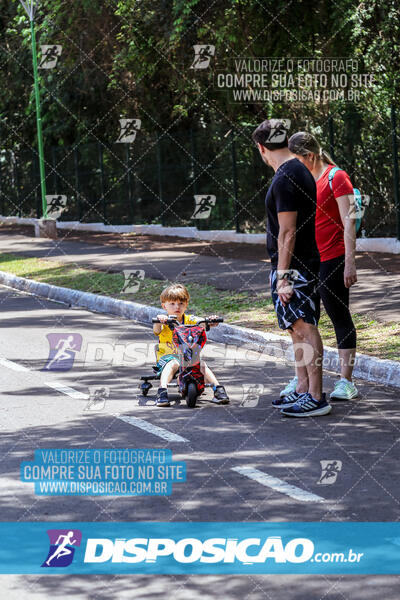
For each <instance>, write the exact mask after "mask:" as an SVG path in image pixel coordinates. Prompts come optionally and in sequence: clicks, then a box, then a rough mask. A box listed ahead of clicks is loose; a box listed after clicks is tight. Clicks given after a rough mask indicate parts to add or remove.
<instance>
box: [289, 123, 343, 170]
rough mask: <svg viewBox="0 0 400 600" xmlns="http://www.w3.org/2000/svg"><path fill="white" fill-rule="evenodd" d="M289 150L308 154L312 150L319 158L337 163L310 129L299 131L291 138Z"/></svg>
mask: <svg viewBox="0 0 400 600" xmlns="http://www.w3.org/2000/svg"><path fill="white" fill-rule="evenodd" d="M289 150H290V152H293V154H298V155H300V156H307V154H309V153H310V152H312V154H315V156H316V157H317V158H320V159H322V160H323V161H324V162H326V163H328V165H335V166H336V163H335V161H334V160H333V159H332V158H331V157H330V156H329V154H328V153H327V152H325V150H323V149H322V148H321V146H320V144H319V142H318V140H317V139H316V138H315V137H314V136H313V135H312V134H311V133H308V131H298V132H297V133H294V134H293V135H292V136H291V137H290V138H289Z"/></svg>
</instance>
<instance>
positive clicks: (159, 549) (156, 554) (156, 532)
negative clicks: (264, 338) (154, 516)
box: [0, 522, 400, 575]
mask: <svg viewBox="0 0 400 600" xmlns="http://www.w3.org/2000/svg"><path fill="white" fill-rule="evenodd" d="M0 536H1V540H2V544H1V547H0V573H2V574H5V573H7V574H14V573H21V574H46V575H48V574H51V573H58V574H59V573H65V574H67V573H70V574H95V573H99V574H110V575H111V574H124V573H140V574H155V573H158V574H183V573H184V574H247V575H250V574H263V573H264V574H267V573H277V574H279V573H280V574H288V575H289V574H326V575H329V574H342V575H350V574H351V575H362V574H373V575H374V574H382V573H386V574H399V573H400V523H398V522H396V523H349V522H346V523H340V522H329V523H275V522H274V523H264V522H260V523H255V522H253V523H239V522H237V523H236V522H226V523H225V522H206V523H204V522H199V523H180V522H178V523H174V522H169V523H155V522H133V523H114V522H107V523H87V522H76V523H74V522H70V523H54V522H49V523H38V522H25V523H21V522H18V523H4V522H3V523H0Z"/></svg>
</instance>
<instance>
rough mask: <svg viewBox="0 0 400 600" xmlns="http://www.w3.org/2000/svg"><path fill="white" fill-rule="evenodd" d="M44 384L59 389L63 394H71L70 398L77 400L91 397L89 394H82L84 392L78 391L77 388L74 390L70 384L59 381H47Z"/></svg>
mask: <svg viewBox="0 0 400 600" xmlns="http://www.w3.org/2000/svg"><path fill="white" fill-rule="evenodd" d="M44 384H45V385H47V386H48V387H51V388H53V389H54V390H57V392H61V393H62V394H66V395H67V396H70V398H74V399H75V400H87V399H88V398H89V394H82V392H78V391H77V390H74V389H73V388H71V387H69V386H68V385H64V384H63V383H60V382H59V381H45V382H44Z"/></svg>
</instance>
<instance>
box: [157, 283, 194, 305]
mask: <svg viewBox="0 0 400 600" xmlns="http://www.w3.org/2000/svg"><path fill="white" fill-rule="evenodd" d="M173 300H180V301H181V302H186V303H187V304H189V300H190V295H189V292H188V290H187V288H186V287H185V286H184V285H182V284H181V283H173V284H172V285H169V286H168V287H166V288H165V289H164V290H163V291H162V292H161V296H160V302H161V304H163V303H164V302H168V301H173Z"/></svg>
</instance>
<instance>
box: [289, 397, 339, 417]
mask: <svg viewBox="0 0 400 600" xmlns="http://www.w3.org/2000/svg"><path fill="white" fill-rule="evenodd" d="M331 410H332V406H331V405H330V404H329V402H327V401H326V396H325V394H322V398H321V400H315V398H313V397H312V396H311V394H310V393H309V392H307V393H306V394H301V395H300V398H299V399H298V400H297V402H295V404H293V406H288V407H287V408H283V409H282V410H281V414H282V415H284V416H285V417H321V416H322V415H327V414H328V413H330V412H331Z"/></svg>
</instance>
